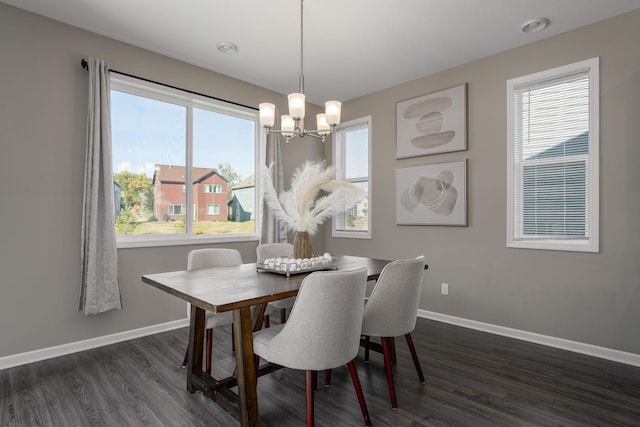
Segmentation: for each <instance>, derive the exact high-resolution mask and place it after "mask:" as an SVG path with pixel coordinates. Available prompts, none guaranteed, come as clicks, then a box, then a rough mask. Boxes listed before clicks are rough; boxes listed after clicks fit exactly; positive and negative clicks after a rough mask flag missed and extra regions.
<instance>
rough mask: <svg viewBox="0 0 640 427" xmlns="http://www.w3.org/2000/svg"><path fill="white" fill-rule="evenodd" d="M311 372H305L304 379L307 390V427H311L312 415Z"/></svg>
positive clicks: (312, 389)
mask: <svg viewBox="0 0 640 427" xmlns="http://www.w3.org/2000/svg"><path fill="white" fill-rule="evenodd" d="M313 372H314V371H305V374H306V375H305V378H306V390H307V427H313V421H314V418H315V417H314V413H313V391H314V388H313V376H314V375H313Z"/></svg>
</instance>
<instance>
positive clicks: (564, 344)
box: [418, 310, 640, 367]
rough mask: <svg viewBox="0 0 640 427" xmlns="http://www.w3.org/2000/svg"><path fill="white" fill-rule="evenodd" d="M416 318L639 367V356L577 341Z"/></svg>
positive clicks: (434, 316) (429, 315)
mask: <svg viewBox="0 0 640 427" xmlns="http://www.w3.org/2000/svg"><path fill="white" fill-rule="evenodd" d="M418 316H419V317H424V318H426V319H431V320H436V321H438V322H444V323H450V324H452V325H457V326H462V327H465V328H469V329H476V330H479V331H483V332H489V333H491V334H496V335H502V336H505V337H510V338H516V339H519V340H522V341H529V342H533V343H536V344H542V345H546V346H549V347H555V348H560V349H562V350H569V351H573V352H575V353H580V354H586V355H588V356H593V357H598V358H600V359H606V360H611V361H613V362H618V363H624V364H627V365H632V366H638V367H640V354H634V353H627V352H624V351H619V350H613V349H610V348H606V347H598V346H596V345H591V344H584V343H581V342H577V341H570V340H565V339H562V338H556V337H551V336H548V335H541V334H536V333H533V332H527V331H521V330H519V329H512V328H507V327H504V326H498V325H492V324H490V323H483V322H477V321H475V320H469V319H464V318H462V317H455V316H449V315H447V314H440V313H436V312H433V311H426V310H418Z"/></svg>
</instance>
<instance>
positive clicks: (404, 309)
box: [362, 256, 424, 337]
mask: <svg viewBox="0 0 640 427" xmlns="http://www.w3.org/2000/svg"><path fill="white" fill-rule="evenodd" d="M423 273H424V256H419V257H418V258H416V259H406V260H396V261H393V262H390V263H389V264H387V265H386V266H385V267H384V268H383V269H382V272H381V273H380V277H379V278H378V281H377V282H376V284H375V286H374V287H373V291H371V295H370V296H369V299H368V301H367V303H366V305H365V307H364V318H363V322H362V334H363V335H369V336H376V337H397V336H402V335H406V334H408V333H410V332H411V331H413V329H414V328H415V327H416V318H417V317H418V304H419V302H420V292H421V290H422V276H423Z"/></svg>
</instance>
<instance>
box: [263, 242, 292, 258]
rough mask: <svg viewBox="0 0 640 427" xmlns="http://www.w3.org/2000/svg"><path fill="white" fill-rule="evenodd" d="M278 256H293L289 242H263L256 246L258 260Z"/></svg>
mask: <svg viewBox="0 0 640 427" xmlns="http://www.w3.org/2000/svg"><path fill="white" fill-rule="evenodd" d="M278 256H293V245H292V244H291V243H265V244H263V245H258V246H257V247H256V259H257V260H258V261H262V260H264V259H267V258H272V257H278Z"/></svg>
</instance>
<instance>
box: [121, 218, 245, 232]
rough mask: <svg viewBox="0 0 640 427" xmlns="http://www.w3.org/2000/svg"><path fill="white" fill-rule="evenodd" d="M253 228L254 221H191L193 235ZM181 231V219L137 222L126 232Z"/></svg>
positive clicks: (182, 229) (243, 230) (241, 230)
mask: <svg viewBox="0 0 640 427" xmlns="http://www.w3.org/2000/svg"><path fill="white" fill-rule="evenodd" d="M254 230H255V222H254V221H245V222H232V221H197V222H194V223H193V234H194V235H216V234H248V233H253V232H254ZM183 232H184V225H183V224H182V222H181V221H154V222H142V223H137V224H136V227H135V229H134V230H133V232H131V233H128V234H129V235H136V234H138V235H140V234H178V233H183ZM118 234H122V233H118Z"/></svg>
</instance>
